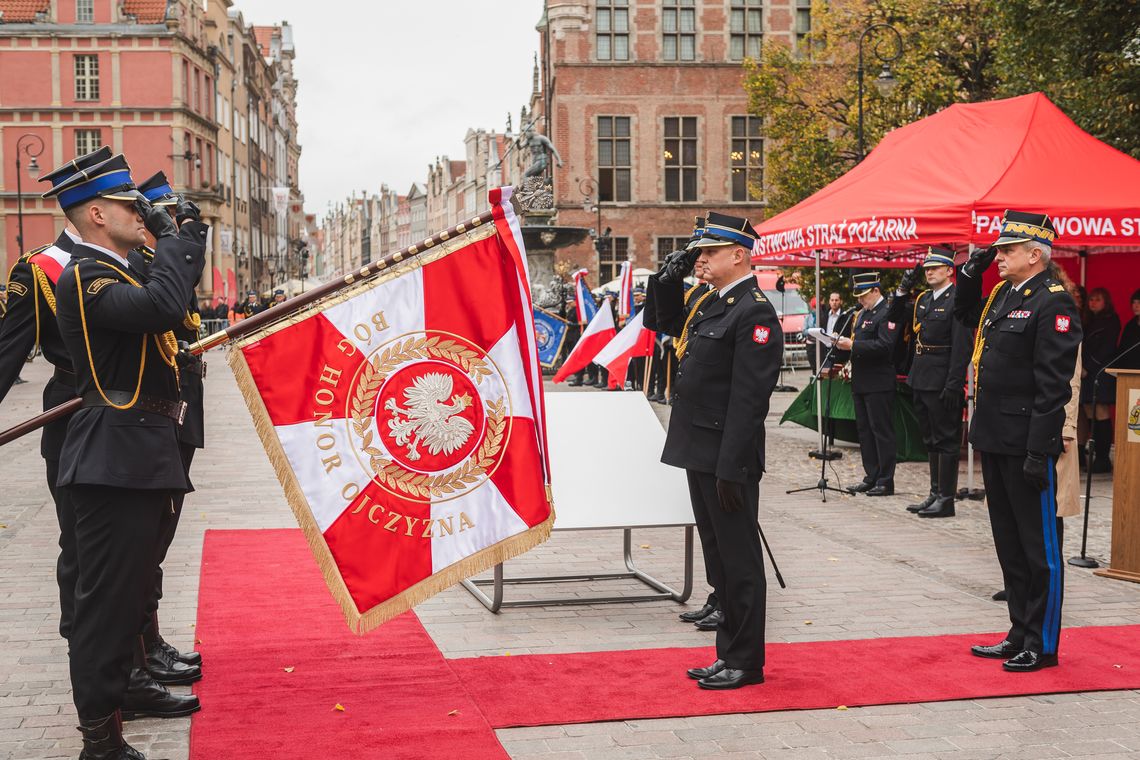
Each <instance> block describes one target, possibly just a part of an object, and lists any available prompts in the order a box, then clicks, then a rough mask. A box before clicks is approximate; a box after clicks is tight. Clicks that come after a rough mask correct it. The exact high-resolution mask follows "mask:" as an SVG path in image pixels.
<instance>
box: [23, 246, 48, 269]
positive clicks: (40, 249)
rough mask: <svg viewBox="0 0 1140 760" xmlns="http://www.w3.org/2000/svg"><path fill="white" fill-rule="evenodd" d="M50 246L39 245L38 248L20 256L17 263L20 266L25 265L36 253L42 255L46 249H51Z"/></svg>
mask: <svg viewBox="0 0 1140 760" xmlns="http://www.w3.org/2000/svg"><path fill="white" fill-rule="evenodd" d="M51 246H52V244H51V243H48V244H47V245H41V246H40V247H39V248H33V249H32V250H30V251H28V252H27V253H25V254H24V255H22V256H20V258H19V259H18V263H21V264H24V263H27V261H28V259H30V258H32V257H33V256H35V255H36V254H37V253H43V252H44V251H46V250H47V249H48V248H51Z"/></svg>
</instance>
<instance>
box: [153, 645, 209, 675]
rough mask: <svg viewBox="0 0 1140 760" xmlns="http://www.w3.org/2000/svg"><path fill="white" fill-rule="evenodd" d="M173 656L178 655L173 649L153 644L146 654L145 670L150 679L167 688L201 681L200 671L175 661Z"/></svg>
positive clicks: (198, 668)
mask: <svg viewBox="0 0 1140 760" xmlns="http://www.w3.org/2000/svg"><path fill="white" fill-rule="evenodd" d="M167 646H170V645H169V644H168V645H167ZM171 650H173V654H172V653H171ZM175 654H178V650H177V649H174V647H170V648H169V649H167V648H166V647H164V646H162V645H161V644H159V643H157V642H156V643H155V644H153V645H152V646H151V647H150V649H148V650H147V652H146V669H147V672H148V673H150V676H151V678H153V679H154V680H155V681H157V682H159V683H161V684H166V685H168V686H178V685H181V684H188V683H195V682H196V681H201V680H202V669H201V668H200V667H198V666H197V665H187V664H186V663H184V662H181V661H179V660H177V659H175V657H174V655H175Z"/></svg>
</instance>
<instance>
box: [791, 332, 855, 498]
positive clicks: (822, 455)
mask: <svg viewBox="0 0 1140 760" xmlns="http://www.w3.org/2000/svg"><path fill="white" fill-rule="evenodd" d="M836 326H837V327H838V325H836ZM841 332H842V331H841V330H837V331H836V333H837V334H838V333H841ZM836 342H837V341H835V340H833V341H832V342H831V348H829V349H828V350H827V354H826V355H825V356H824V357H823V360H822V361H821V362H820V363H819V369H818V370H817V371H816V373H815V374H814V375H812V378H811V382H812V383H817V382H819V379H820V377H822V375H823V371H824V369H825V368H826V369H830V368H829V367H827V366H826V365H827V362H828V360H829V359H831V355H832V354H833V353H835V349H836V345H835V344H836ZM829 379H833V378H829ZM809 387H810V386H809ZM830 419H831V383H828V385H827V405H826V406H825V407H824V415H823V420H828V421H830ZM821 427H822V420H821ZM819 432H820V437H821V438H822V440H823V444H822V446H821V448H820V450H819V451H812V452H809V453H808V456H809V457H812V458H813V459H814V458H817V457H818V459H819V480H818V481H817V482H816V484H815V485H814V486H807V487H805V488H793V489H791V490H788V491H785V492H784V493H789V494H792V493H804V492H805V491H815V490H818V491H819V495H820V499H821V500H822V501H823V502H824V503H826V502H827V492H828V491H835V492H836V493H842V494H846V493H847V491H844V490H843V489H842V488H834V487H832V486H830V485H828V483H827V463H828V462H829V461H831V460H832V459H838V458H839V457H838V456H835V455H836V454H838V452H833V451H828V450H827V439H828V435H827V433H826V432H825V431H823V430H820V431H819ZM840 456H842V455H840Z"/></svg>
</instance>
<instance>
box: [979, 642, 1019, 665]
mask: <svg viewBox="0 0 1140 760" xmlns="http://www.w3.org/2000/svg"><path fill="white" fill-rule="evenodd" d="M1019 652H1021V645H1020V644H1014V643H1012V642H1011V641H1010V640H1009V639H1005V640H1003V641H1002V642H1001V643H1000V644H994V645H993V646H983V645H982V644H976V645H974V646H972V647H970V654H972V655H974V656H975V657H988V658H990V659H991V660H1008V659H1009V658H1010V657H1013V656H1014V655H1016V654H1018V653H1019Z"/></svg>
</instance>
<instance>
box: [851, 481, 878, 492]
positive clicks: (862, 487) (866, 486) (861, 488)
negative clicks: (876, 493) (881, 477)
mask: <svg viewBox="0 0 1140 760" xmlns="http://www.w3.org/2000/svg"><path fill="white" fill-rule="evenodd" d="M874 487H875V484H874V483H868V482H867V481H863V482H862V483H860V484H859V485H857V486H851V487H850V488H848V489H847V493H866V492H867V491H870V490H871V489H872V488H874Z"/></svg>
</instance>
